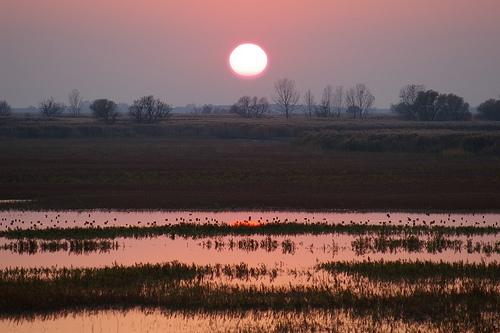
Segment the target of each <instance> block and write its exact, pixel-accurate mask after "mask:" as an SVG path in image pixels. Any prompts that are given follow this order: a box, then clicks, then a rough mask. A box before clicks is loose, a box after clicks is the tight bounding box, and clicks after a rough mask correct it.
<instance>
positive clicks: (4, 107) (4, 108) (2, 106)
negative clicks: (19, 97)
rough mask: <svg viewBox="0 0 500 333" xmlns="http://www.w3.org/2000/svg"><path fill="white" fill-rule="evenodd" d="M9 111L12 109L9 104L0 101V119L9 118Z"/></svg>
mask: <svg viewBox="0 0 500 333" xmlns="http://www.w3.org/2000/svg"><path fill="white" fill-rule="evenodd" d="M11 110H12V109H11V107H10V105H9V103H7V102H6V101H2V100H0V118H1V117H3V118H6V117H8V116H10V113H11Z"/></svg>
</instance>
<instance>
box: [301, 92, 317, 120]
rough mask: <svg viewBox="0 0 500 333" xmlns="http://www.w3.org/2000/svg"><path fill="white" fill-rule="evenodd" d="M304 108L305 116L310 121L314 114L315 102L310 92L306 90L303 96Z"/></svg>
mask: <svg viewBox="0 0 500 333" xmlns="http://www.w3.org/2000/svg"><path fill="white" fill-rule="evenodd" d="M304 107H305V113H306V116H307V117H308V118H309V119H311V118H312V116H313V114H314V113H316V108H317V105H316V102H315V101H314V95H313V93H312V92H311V90H310V89H309V90H307V91H306V93H305V95H304Z"/></svg>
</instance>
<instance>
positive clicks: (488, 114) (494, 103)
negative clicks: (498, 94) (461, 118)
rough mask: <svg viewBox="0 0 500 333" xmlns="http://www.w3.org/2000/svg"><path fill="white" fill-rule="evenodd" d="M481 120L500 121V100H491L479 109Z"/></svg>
mask: <svg viewBox="0 0 500 333" xmlns="http://www.w3.org/2000/svg"><path fill="white" fill-rule="evenodd" d="M477 112H478V117H479V119H484V120H496V121H498V120H500V99H489V100H487V101H486V102H484V103H482V104H481V105H479V107H478V108H477Z"/></svg>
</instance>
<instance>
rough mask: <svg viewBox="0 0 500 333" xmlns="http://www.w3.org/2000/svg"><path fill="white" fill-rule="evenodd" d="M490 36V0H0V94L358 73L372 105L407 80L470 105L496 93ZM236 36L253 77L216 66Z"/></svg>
mask: <svg viewBox="0 0 500 333" xmlns="http://www.w3.org/2000/svg"><path fill="white" fill-rule="evenodd" d="M499 40H500V0H307V1H306V0H0V99H7V100H8V101H9V102H10V103H11V104H12V105H14V106H27V105H30V104H33V105H36V104H38V102H39V101H40V100H41V99H42V98H44V97H48V96H54V97H55V98H57V99H60V100H62V101H66V99H67V94H68V92H69V91H70V90H71V89H72V88H78V89H79V90H80V91H81V93H82V95H83V96H84V97H85V98H86V99H89V100H90V99H94V98H99V97H107V98H112V99H115V100H116V101H122V102H131V101H132V100H133V99H135V98H137V97H139V96H141V95H145V94H154V95H156V96H157V97H161V98H167V99H168V101H169V102H170V103H172V104H175V105H184V104H187V103H198V104H202V103H214V104H227V103H232V102H233V101H235V100H236V99H237V98H238V97H239V96H241V95H259V96H267V97H268V98H270V97H271V96H272V89H273V82H274V81H275V80H276V79H277V78H279V77H289V78H292V79H295V80H296V82H297V85H298V87H299V88H300V89H301V90H302V91H304V90H306V89H308V88H310V89H312V90H313V91H314V92H315V94H316V96H318V97H319V95H320V94H321V91H322V89H323V87H324V86H325V85H326V84H332V85H333V86H336V85H340V84H342V85H352V84H354V83H356V82H364V83H366V84H368V85H369V86H370V87H371V89H372V91H373V93H374V95H375V96H376V98H377V100H376V105H377V106H379V107H387V106H388V105H389V104H390V103H391V102H393V101H395V99H396V98H397V94H398V90H399V88H400V87H401V86H402V85H404V84H406V83H410V82H411V83H421V84H425V85H426V86H427V87H428V88H433V89H437V90H440V91H443V92H454V93H457V94H459V95H462V96H464V97H465V98H466V100H467V101H468V102H470V103H471V104H472V105H476V104H478V103H479V102H481V101H483V100H485V99H486V98H490V97H496V96H498V95H500V42H499ZM245 41H253V42H256V43H258V44H260V45H261V46H262V47H263V48H264V49H265V50H266V51H267V52H268V55H269V58H270V59H269V60H270V67H269V70H268V71H267V73H266V75H265V76H264V77H261V78H259V79H255V80H241V79H239V78H237V77H235V76H234V75H233V74H232V73H231V71H230V70H229V69H228V64H227V58H228V56H229V53H230V51H231V49H232V48H233V47H235V46H236V45H237V44H238V43H240V42H245Z"/></svg>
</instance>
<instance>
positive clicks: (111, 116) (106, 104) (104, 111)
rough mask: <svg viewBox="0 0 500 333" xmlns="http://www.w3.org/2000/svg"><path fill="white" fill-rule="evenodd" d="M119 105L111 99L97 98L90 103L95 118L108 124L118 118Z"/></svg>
mask: <svg viewBox="0 0 500 333" xmlns="http://www.w3.org/2000/svg"><path fill="white" fill-rule="evenodd" d="M117 109H118V106H117V105H116V103H115V102H113V101H111V100H109V99H96V100H95V101H94V102H92V104H90V110H92V113H93V115H94V117H95V118H97V119H99V120H102V121H104V122H105V123H106V124H113V123H114V122H115V121H116V118H118V111H117Z"/></svg>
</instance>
